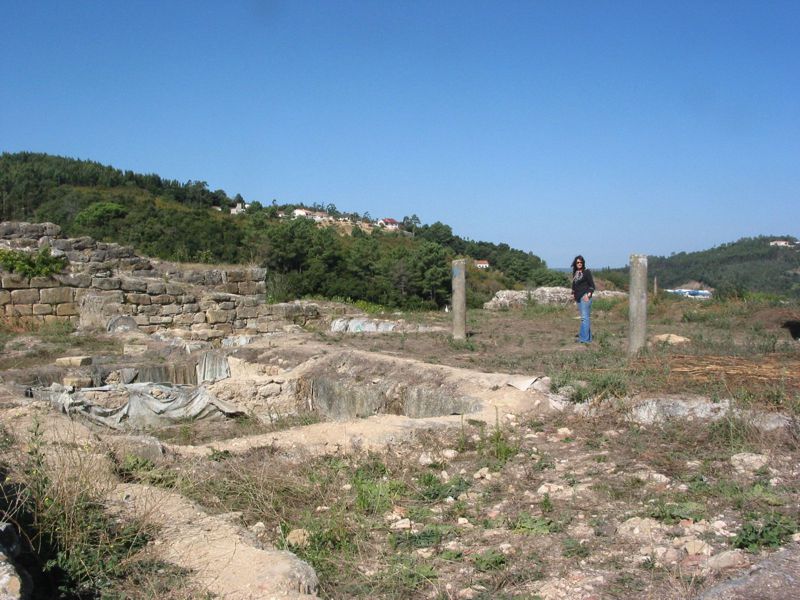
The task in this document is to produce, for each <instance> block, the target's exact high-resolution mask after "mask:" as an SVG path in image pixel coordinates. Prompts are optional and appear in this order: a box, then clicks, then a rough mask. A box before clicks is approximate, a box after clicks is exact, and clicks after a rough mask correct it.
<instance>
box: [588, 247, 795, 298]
mask: <svg viewBox="0 0 800 600" xmlns="http://www.w3.org/2000/svg"><path fill="white" fill-rule="evenodd" d="M647 260H648V264H647V273H648V276H649V277H650V278H651V279H652V277H657V278H658V284H659V287H662V288H676V287H681V286H684V285H686V284H687V283H689V282H699V283H700V284H701V285H703V286H706V287H709V288H712V289H713V290H715V295H717V296H723V297H724V296H744V295H746V294H747V293H752V292H762V293H767V294H774V295H778V296H785V297H791V298H800V244H798V241H797V238H794V237H792V236H788V235H787V236H758V237H748V238H742V239H740V240H738V241H735V242H730V243H727V244H722V245H720V246H717V247H715V248H711V249H709V250H702V251H699V252H679V253H677V254H673V255H671V256H650V257H648V259H647ZM598 275H599V276H600V277H602V278H604V279H608V280H610V281H613V282H615V283H616V284H618V285H625V283H626V279H627V269H619V270H612V271H606V270H604V271H599V272H598Z"/></svg>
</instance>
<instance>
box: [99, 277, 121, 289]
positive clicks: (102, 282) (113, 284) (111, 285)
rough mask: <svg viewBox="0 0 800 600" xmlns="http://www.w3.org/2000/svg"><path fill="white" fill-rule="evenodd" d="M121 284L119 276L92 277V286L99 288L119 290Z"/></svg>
mask: <svg viewBox="0 0 800 600" xmlns="http://www.w3.org/2000/svg"><path fill="white" fill-rule="evenodd" d="M121 284H122V282H121V281H120V280H119V278H117V277H92V287H93V288H96V289H98V290H118V289H119V288H120V285H121Z"/></svg>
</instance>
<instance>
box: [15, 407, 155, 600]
mask: <svg viewBox="0 0 800 600" xmlns="http://www.w3.org/2000/svg"><path fill="white" fill-rule="evenodd" d="M58 460H59V461H60V464H59V466H56V465H54V464H52V463H50V462H49V461H48V459H47V457H46V454H45V442H44V437H43V432H42V429H41V425H40V423H39V422H38V421H37V422H34V424H33V426H32V428H31V431H30V437H29V439H28V451H27V457H26V459H25V461H24V465H23V469H22V473H21V475H20V484H19V487H18V489H17V490H16V511H17V515H16V520H17V522H18V523H19V524H20V525H22V526H23V529H25V531H26V535H27V536H28V538H29V540H30V541H31V544H32V545H33V547H34V549H35V550H36V551H37V554H38V555H39V557H40V558H41V560H42V561H43V570H44V571H45V572H48V573H50V574H52V575H54V576H55V577H56V578H57V579H58V580H59V581H58V587H59V590H60V591H61V593H62V594H63V595H64V596H67V597H70V596H73V595H74V596H79V597H82V596H83V595H94V594H96V593H97V592H98V591H99V590H103V589H105V588H108V587H109V586H111V584H112V582H113V581H115V580H120V579H122V578H124V577H125V573H126V571H125V563H126V561H128V560H129V559H130V558H131V557H132V556H133V555H134V554H135V553H136V552H138V551H139V550H140V549H141V548H143V547H144V545H145V544H146V543H147V541H148V539H149V536H148V533H147V531H146V529H145V528H144V526H143V525H142V524H141V523H139V522H138V521H131V522H121V521H118V520H115V519H112V518H111V517H110V516H109V515H107V514H106V513H105V511H104V509H103V504H102V502H101V500H102V498H104V497H105V490H104V489H103V488H102V483H101V482H100V481H98V480H97V478H96V470H95V467H93V466H92V465H90V464H88V462H83V463H81V462H79V461H80V460H81V458H80V457H79V456H78V455H71V454H70V455H65V456H60V457H59V459H58Z"/></svg>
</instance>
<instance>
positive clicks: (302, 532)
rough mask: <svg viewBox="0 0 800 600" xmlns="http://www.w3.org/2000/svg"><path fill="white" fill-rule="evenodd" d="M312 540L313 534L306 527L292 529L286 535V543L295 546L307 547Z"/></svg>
mask: <svg viewBox="0 0 800 600" xmlns="http://www.w3.org/2000/svg"><path fill="white" fill-rule="evenodd" d="M310 540H311V534H310V533H309V532H308V530H306V529H292V530H291V531H290V532H289V535H287V536H286V543H287V544H289V545H290V546H294V547H295V548H306V547H308V544H309V542H310Z"/></svg>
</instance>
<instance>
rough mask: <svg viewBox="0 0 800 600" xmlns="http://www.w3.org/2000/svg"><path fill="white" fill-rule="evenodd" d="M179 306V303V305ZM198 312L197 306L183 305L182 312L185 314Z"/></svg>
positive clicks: (198, 307)
mask: <svg viewBox="0 0 800 600" xmlns="http://www.w3.org/2000/svg"><path fill="white" fill-rule="evenodd" d="M179 304H180V303H179ZM199 310H200V305H199V304H196V303H194V304H185V303H184V304H183V312H185V313H196V312H198V311H199Z"/></svg>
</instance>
